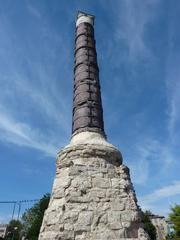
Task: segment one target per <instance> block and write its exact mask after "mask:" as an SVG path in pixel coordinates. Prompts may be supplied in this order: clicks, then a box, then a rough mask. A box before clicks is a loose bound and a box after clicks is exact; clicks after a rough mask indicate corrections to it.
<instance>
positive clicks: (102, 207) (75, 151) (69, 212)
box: [39, 143, 148, 240]
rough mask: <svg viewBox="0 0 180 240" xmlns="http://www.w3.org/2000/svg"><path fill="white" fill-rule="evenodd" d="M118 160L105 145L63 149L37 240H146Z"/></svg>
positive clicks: (128, 181) (129, 182) (134, 199)
mask: <svg viewBox="0 0 180 240" xmlns="http://www.w3.org/2000/svg"><path fill="white" fill-rule="evenodd" d="M106 153H108V154H106ZM113 158H115V159H116V161H115V160H113ZM117 159H119V160H118V161H119V162H118V161H117ZM66 161H67V162H69V163H70V164H65V162H66ZM121 161H122V158H121V155H120V153H119V152H118V151H117V149H116V148H113V147H112V146H109V145H108V146H106V145H103V146H102V145H99V144H87V143H86V144H77V145H72V146H68V147H66V148H65V149H63V150H62V151H61V152H60V153H59V155H58V159H57V173H56V178H55V181H54V184H53V192H52V197H51V201H50V203H49V207H48V209H47V211H46V212H45V216H44V220H43V224H42V227H41V232H40V236H39V240H52V239H63V240H68V239H69V240H81V239H84V240H100V239H102V240H104V239H108V240H112V239H116V240H117V239H131V240H132V239H141V240H147V239H148V237H147V235H146V234H145V233H144V231H143V229H142V226H141V211H140V209H139V207H138V205H137V200H136V196H135V193H134V189H133V186H132V183H131V181H130V176H129V169H128V168H127V167H126V166H124V165H122V164H121Z"/></svg>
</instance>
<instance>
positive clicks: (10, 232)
mask: <svg viewBox="0 0 180 240" xmlns="http://www.w3.org/2000/svg"><path fill="white" fill-rule="evenodd" d="M21 230H22V223H21V222H20V221H19V220H11V221H10V222H9V224H8V227H7V234H6V237H5V239H6V240H11V239H13V240H19V239H20V236H21Z"/></svg>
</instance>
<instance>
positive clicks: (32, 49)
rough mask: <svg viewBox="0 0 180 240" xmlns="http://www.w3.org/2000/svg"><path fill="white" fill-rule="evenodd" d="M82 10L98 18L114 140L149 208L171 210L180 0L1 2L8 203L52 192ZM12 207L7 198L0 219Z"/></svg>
mask: <svg viewBox="0 0 180 240" xmlns="http://www.w3.org/2000/svg"><path fill="white" fill-rule="evenodd" d="M78 10H82V11H86V12H89V13H91V14H93V15H95V16H96V19H95V33H96V43H97V52H98V63H99V68H100V81H101V89H102V101H103V108H104V121H105V131H106V134H107V136H108V140H109V142H111V143H113V144H114V145H115V146H117V147H118V148H119V149H120V151H121V152H122V154H123V157H124V163H125V164H126V165H127V166H128V167H129V168H130V170H131V177H132V181H133V184H134V187H135V190H136V193H137V197H138V201H139V204H140V205H141V206H142V208H143V209H150V210H151V211H152V212H153V213H159V214H162V215H167V214H168V212H169V208H170V205H172V204H174V203H179V199H180V177H179V169H180V163H179V156H180V147H179V137H180V108H179V104H180V81H179V76H180V68H179V62H180V54H179V52H180V44H179V42H180V32H179V30H178V29H179V22H180V15H179V12H180V1H178V0H174V1H166V0H164V1H161V0H146V1H144V0H139V1H133V0H111V1H110V0H99V1H86V0H78V1H72V0H69V1H66V0H61V1H58V0H53V1H48V0H43V1H42V0H31V1H28V0H24V1H20V0H14V1H10V0H6V1H1V2H0V36H1V37H0V46H1V47H0V153H1V155H0V160H1V170H0V172H1V174H0V179H1V181H0V189H1V194H0V201H4V200H21V199H37V198H40V197H41V196H42V195H43V194H45V193H46V192H50V191H51V188H52V182H53V179H54V175H55V158H56V153H57V152H58V151H59V150H60V149H61V148H62V147H63V146H65V145H66V144H67V143H68V142H69V140H70V136H71V117H72V115H71V114H72V113H71V112H72V86H73V48H74V31H75V17H76V14H77V11H78ZM27 207H28V206H27V205H26V206H23V209H22V211H23V210H24V209H25V208H27ZM11 213H12V206H7V205H2V204H1V205H0V221H2V222H5V221H7V220H8V219H9V218H10V215H11Z"/></svg>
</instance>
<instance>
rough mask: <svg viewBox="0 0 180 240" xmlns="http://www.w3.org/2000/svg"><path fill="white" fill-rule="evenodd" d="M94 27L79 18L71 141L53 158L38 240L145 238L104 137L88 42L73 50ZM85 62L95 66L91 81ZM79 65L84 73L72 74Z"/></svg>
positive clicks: (117, 156)
mask: <svg viewBox="0 0 180 240" xmlns="http://www.w3.org/2000/svg"><path fill="white" fill-rule="evenodd" d="M93 22H94V18H93V17H92V16H91V15H87V14H84V13H80V14H79V15H78V19H77V23H76V24H77V32H78V35H77V38H76V50H75V88H74V89H75V90H74V108H73V136H72V139H71V141H70V144H69V145H68V146H66V147H65V148H64V149H62V150H61V151H60V152H59V153H58V156H57V162H56V177H55V180H54V184H53V190H52V195H51V199H50V203H49V206H48V209H47V210H46V212H45V215H44V219H43V223H42V227H41V231H40V235H39V240H52V239H57V240H60V239H61V240H82V239H83V240H113V239H114V240H119V239H140V240H147V239H148V236H147V235H146V233H145V232H144V230H143V228H142V223H141V211H140V208H139V206H138V205H137V199H136V195H135V192H134V188H133V185H132V183H131V180H130V174H129V169H128V167H126V166H125V165H123V164H122V155H121V153H120V151H119V150H118V149H117V148H116V147H114V146H113V145H111V144H110V143H108V142H107V140H106V138H105V134H104V126H103V118H102V104H101V100H100V88H99V80H98V78H97V76H98V75H97V72H98V71H97V65H96V64H97V63H96V54H95V50H93V53H94V55H93V56H91V55H88V54H84V52H85V53H86V52H87V51H89V50H90V48H89V47H88V49H86V47H84V45H83V44H84V43H86V42H88V43H89V40H88V41H86V40H83V44H82V48H79V47H77V46H79V45H78V44H79V41H80V40H78V39H80V38H81V37H80V36H82V38H83V39H84V37H87V38H88V37H89V35H88V34H89V33H87V32H85V35H84V31H85V30H84V29H86V30H87V29H90V30H88V31H89V32H90V36H91V40H92V36H93V28H92V25H93ZM81 30H82V32H81ZM80 33H81V34H82V35H79V34H80ZM91 40H90V42H91ZM80 42H81V41H80ZM78 49H79V50H78ZM93 49H95V48H93ZM81 51H82V52H83V54H82V56H81V54H80V55H79V56H78V57H77V55H78V54H79V52H81ZM88 59H91V60H92V59H93V61H95V63H94V66H96V67H95V69H96V70H95V73H94V75H92V79H91V77H90V78H89V73H90V72H89V71H91V64H90V62H91V60H88ZM78 64H79V65H78ZM81 65H82V69H83V71H82V72H83V73H82V72H81V71H80V73H79V74H77V71H79V69H81ZM87 66H88V67H87ZM86 67H87V71H84V69H86ZM93 71H94V70H93ZM85 73H87V75H88V77H86V74H85ZM90 74H91V73H90ZM77 76H78V79H77ZM80 76H81V77H80ZM87 86H88V89H89V90H88V91H87ZM84 93H85V94H84ZM77 96H78V97H77ZM92 96H94V98H93V97H92ZM81 101H82V102H81ZM79 109H81V110H82V112H81V110H79ZM94 112H96V114H95V113H94ZM78 119H80V120H78ZM94 119H95V120H96V121H95V120H94Z"/></svg>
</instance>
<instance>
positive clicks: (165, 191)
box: [140, 181, 180, 203]
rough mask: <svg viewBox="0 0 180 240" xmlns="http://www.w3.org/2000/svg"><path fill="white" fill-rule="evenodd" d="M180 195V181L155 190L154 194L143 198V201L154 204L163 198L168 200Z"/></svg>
mask: <svg viewBox="0 0 180 240" xmlns="http://www.w3.org/2000/svg"><path fill="white" fill-rule="evenodd" d="M179 194H180V181H174V182H173V183H172V184H171V185H168V186H164V187H162V188H160V189H157V190H155V191H154V192H153V193H151V194H148V195H146V196H143V197H142V198H140V199H141V201H143V202H146V203H154V202H157V201H159V200H161V199H163V198H168V197H171V196H174V195H179Z"/></svg>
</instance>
